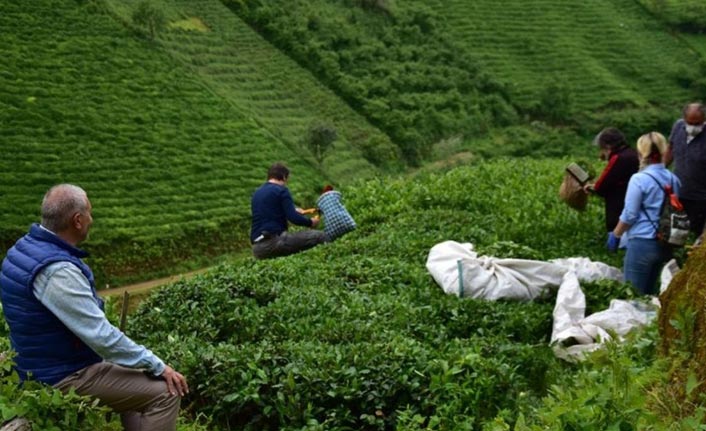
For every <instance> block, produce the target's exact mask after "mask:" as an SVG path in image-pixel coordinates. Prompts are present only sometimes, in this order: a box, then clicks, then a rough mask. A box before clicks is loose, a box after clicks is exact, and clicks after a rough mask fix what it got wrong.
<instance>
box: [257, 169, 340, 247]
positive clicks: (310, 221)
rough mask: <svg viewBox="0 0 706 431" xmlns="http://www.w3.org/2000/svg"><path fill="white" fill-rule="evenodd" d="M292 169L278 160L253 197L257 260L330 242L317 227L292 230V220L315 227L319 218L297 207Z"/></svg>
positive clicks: (294, 222) (296, 223) (300, 224)
mask: <svg viewBox="0 0 706 431" xmlns="http://www.w3.org/2000/svg"><path fill="white" fill-rule="evenodd" d="M288 181H289V169H288V168H287V167H286V166H285V165H283V164H282V163H275V164H274V165H272V166H271V167H270V169H269V170H268V171H267V182H266V183H265V184H263V185H262V186H260V188H258V189H257V190H256V191H255V193H254V194H253V196H252V200H251V205H250V206H251V210H252V226H251V228H250V242H251V243H252V245H253V247H252V251H253V255H254V256H255V258H257V259H267V258H272V257H279V256H287V255H290V254H294V253H298V252H300V251H303V250H307V249H309V248H312V247H314V246H316V245H319V244H322V243H324V242H327V238H326V234H325V233H324V232H323V231H320V230H316V229H305V230H301V231H297V232H292V233H290V232H288V231H287V230H288V229H287V228H288V222H291V223H293V224H295V225H297V226H304V227H309V228H315V227H316V226H317V225H318V224H319V217H318V216H315V217H312V218H307V217H304V216H303V215H302V213H303V211H302V210H301V209H298V208H297V207H295V206H294V200H293V199H292V195H291V193H289V189H288V188H287V182H288Z"/></svg>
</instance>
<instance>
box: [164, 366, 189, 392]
mask: <svg viewBox="0 0 706 431" xmlns="http://www.w3.org/2000/svg"><path fill="white" fill-rule="evenodd" d="M162 377H163V378H164V381H165V382H167V391H169V393H170V394H172V395H177V394H179V396H181V397H183V396H184V395H186V394H188V393H189V385H188V384H187V383H186V377H184V376H182V375H181V373H178V372H176V371H174V368H172V367H170V366H169V365H165V366H164V372H163V373H162Z"/></svg>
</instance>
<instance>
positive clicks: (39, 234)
mask: <svg viewBox="0 0 706 431" xmlns="http://www.w3.org/2000/svg"><path fill="white" fill-rule="evenodd" d="M86 256H87V253H86V252H85V251H83V250H80V249H78V248H76V247H74V246H72V245H71V244H69V243H67V242H65V241H64V240H62V239H61V238H59V237H58V236H56V235H54V234H52V233H51V232H49V231H47V230H45V229H42V228H41V227H40V226H39V225H37V224H34V225H32V227H31V228H30V231H29V233H28V234H27V235H25V236H24V237H22V238H20V240H19V241H17V243H15V245H14V246H13V247H12V248H11V249H10V250H9V251H8V252H7V256H6V257H5V260H3V262H2V272H0V300H2V308H3V313H4V314H5V320H7V323H8V325H9V327H10V343H11V345H12V348H13V349H14V350H15V351H16V352H17V356H16V357H15V363H16V368H17V372H18V374H19V375H20V378H21V379H23V380H24V379H26V378H28V376H27V374H28V373H31V378H32V379H33V380H38V381H41V382H44V383H47V384H49V385H53V384H55V383H58V382H59V381H61V380H62V379H63V378H64V377H66V376H68V375H70V374H72V373H74V372H76V371H78V370H80V369H82V368H85V367H87V366H89V365H92V364H95V363H96V362H100V361H101V360H102V359H101V357H100V356H98V355H97V354H96V353H95V352H94V351H93V350H91V348H90V347H88V346H87V345H86V344H84V343H83V342H82V341H81V340H80V339H79V338H78V337H76V336H75V335H74V334H73V333H72V332H71V331H69V329H68V328H66V326H64V324H63V323H61V321H60V320H59V319H57V318H56V317H55V316H54V314H52V312H51V311H49V309H47V308H46V307H45V306H44V305H42V303H41V302H39V300H37V298H35V296H34V293H33V283H34V279H35V277H36V276H37V274H38V273H39V272H40V271H41V270H42V269H44V268H46V267H47V266H48V265H50V264H52V263H55V262H71V263H73V264H74V265H76V266H77V267H78V268H80V269H81V272H82V273H83V275H85V276H86V278H87V279H88V281H89V282H90V284H91V289H92V290H93V296H94V297H95V298H96V299H97V301H98V303H99V305H100V307H101V309H102V308H103V301H101V300H100V298H98V295H97V294H96V290H95V285H94V280H93V273H92V272H91V269H90V268H89V267H88V266H87V265H86V264H85V263H83V261H81V258H82V257H86Z"/></svg>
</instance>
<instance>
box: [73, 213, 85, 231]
mask: <svg viewBox="0 0 706 431" xmlns="http://www.w3.org/2000/svg"><path fill="white" fill-rule="evenodd" d="M71 225H72V226H73V227H74V228H76V229H81V227H82V226H83V221H82V220H81V213H80V212H77V213H75V214H74V215H72V216H71Z"/></svg>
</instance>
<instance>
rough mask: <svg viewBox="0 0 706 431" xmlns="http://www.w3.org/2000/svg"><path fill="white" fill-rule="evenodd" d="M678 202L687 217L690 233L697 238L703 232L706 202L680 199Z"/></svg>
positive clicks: (705, 218)
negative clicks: (682, 206)
mask: <svg viewBox="0 0 706 431" xmlns="http://www.w3.org/2000/svg"><path fill="white" fill-rule="evenodd" d="M679 200H680V201H681V203H682V205H684V210H685V211H686V215H687V216H689V224H690V225H691V231H692V232H694V233H695V234H696V235H697V236H698V235H701V232H703V231H704V222H705V221H706V201H695V200H691V199H682V198H679Z"/></svg>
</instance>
